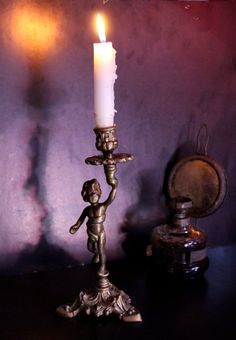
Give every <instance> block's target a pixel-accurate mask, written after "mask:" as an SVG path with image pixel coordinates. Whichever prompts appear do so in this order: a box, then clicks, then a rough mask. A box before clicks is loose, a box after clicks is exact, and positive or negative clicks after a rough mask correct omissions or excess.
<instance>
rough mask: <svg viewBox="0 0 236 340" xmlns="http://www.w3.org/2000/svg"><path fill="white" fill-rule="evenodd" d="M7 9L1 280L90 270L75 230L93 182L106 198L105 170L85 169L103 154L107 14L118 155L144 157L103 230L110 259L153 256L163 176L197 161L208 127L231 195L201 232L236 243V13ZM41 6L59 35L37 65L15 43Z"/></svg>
mask: <svg viewBox="0 0 236 340" xmlns="http://www.w3.org/2000/svg"><path fill="white" fill-rule="evenodd" d="M10 3H11V4H9V1H6V0H5V1H4V0H1V1H0V16H1V19H0V22H1V23H0V29H1V32H0V44H1V50H0V70H1V71H0V103H1V106H0V149H1V153H0V155H1V156H0V157H1V163H0V190H1V205H0V235H1V236H0V268H1V270H2V271H4V270H9V269H10V268H13V269H12V270H21V268H24V269H22V270H26V269H25V268H26V266H27V268H31V269H35V268H36V269H39V268H41V266H43V267H45V266H50V265H64V264H72V263H74V262H75V261H80V262H87V261H88V260H89V259H90V254H88V252H87V249H86V227H85V226H84V227H82V228H81V230H80V231H79V232H78V233H77V234H76V235H74V236H71V235H70V234H69V233H68V229H69V226H70V225H71V224H72V223H74V222H75V221H76V219H77V218H78V216H79V214H80V212H81V211H82V209H83V208H84V206H85V204H84V202H83V201H82V198H81V196H80V191H81V186H82V184H83V182H84V181H85V180H87V179H90V178H94V177H97V178H98V179H99V180H100V181H101V183H102V187H104V196H106V195H107V193H108V191H107V190H108V188H107V185H106V183H105V182H104V176H103V171H102V169H101V168H99V167H90V166H87V165H85V163H84V159H85V158H86V157H88V156H92V155H93V154H96V153H97V151H96V149H95V146H94V142H95V138H94V133H93V131H92V129H93V128H94V119H93V65H92V44H93V42H95V41H97V36H96V33H95V32H94V27H93V20H94V14H95V13H96V12H97V11H98V10H99V11H102V12H103V13H104V14H105V15H106V17H107V19H108V22H109V31H108V33H107V35H108V40H110V41H112V42H113V46H114V47H115V48H116V50H117V66H118V69H117V73H118V79H117V81H116V85H115V98H116V109H117V114H116V117H115V122H116V124H117V129H118V139H119V145H120V146H119V150H120V151H124V152H132V153H133V154H134V155H135V161H133V162H130V163H128V164H126V165H121V166H120V167H119V169H118V178H119V180H120V181H119V192H118V195H117V199H116V201H115V202H114V203H113V205H112V206H111V207H110V208H109V211H108V214H107V222H106V232H107V254H108V257H109V258H116V257H119V256H122V254H124V251H125V252H127V253H128V254H129V255H134V254H135V252H139V253H142V252H143V251H144V246H145V244H146V242H147V235H149V233H150V232H151V230H152V228H153V227H154V226H156V225H157V224H159V223H161V222H163V221H165V219H166V216H167V210H166V207H165V197H164V194H163V182H164V177H165V171H166V168H167V166H168V164H169V162H170V161H171V160H172V159H173V157H175V156H176V154H179V153H181V152H182V151H186V150H188V152H193V153H194V152H195V151H196V144H195V141H196V134H197V131H198V129H199V127H200V126H201V124H202V123H207V125H208V128H209V132H210V142H209V147H208V151H209V154H210V155H211V156H212V157H213V158H215V159H216V160H217V161H218V162H219V163H221V164H222V166H223V167H224V168H225V169H226V172H227V176H228V193H227V196H226V199H225V202H224V204H223V205H222V207H221V208H220V209H219V210H218V211H217V212H216V213H215V214H213V215H212V216H209V217H206V218H203V219H201V220H200V219H199V220H198V221H197V224H198V226H200V227H202V228H203V229H204V230H206V231H207V233H208V237H209V245H221V244H226V243H232V242H235V241H236V232H235V224H236V213H235V204H236V179H235V171H236V157H235V151H236V119H235V115H236V38H235V37H236V4H235V3H234V2H230V1H229V2H225V1H219V2H206V3H199V2H195V3H190V4H189V3H185V2H175V1H157V0H149V1H147V0H146V1H145V0H139V1H137V0H126V1H124V0H112V1H109V2H108V3H107V4H106V5H102V1H100V0H96V1H95V0H89V1H88V0H80V1H74V0H67V1H62V0H54V1H53V0H51V1H11V2H10ZM32 3H33V4H36V5H37V6H38V8H39V9H40V6H44V8H46V9H47V13H48V14H47V15H49V16H50V17H51V18H52V19H53V20H55V22H56V25H57V35H56V37H55V39H54V43H53V46H52V47H51V50H47V49H45V50H44V49H43V50H42V51H41V52H40V53H39V54H40V58H39V55H38V58H36V57H35V56H32V55H28V54H27V53H28V52H29V51H28V52H27V51H26V50H25V49H24V48H23V46H22V45H21V44H17V42H16V40H17V39H16V38H15V37H14V38H13V35H14V34H13V31H14V20H12V15H11V14H12V13H13V12H12V11H14V9H15V8H18V7H20V8H24V6H26V5H27V4H32ZM42 8H43V7H41V10H42ZM12 27H13V28H12ZM15 33H16V32H15ZM16 36H18V35H17V34H16ZM26 52H27V53H26Z"/></svg>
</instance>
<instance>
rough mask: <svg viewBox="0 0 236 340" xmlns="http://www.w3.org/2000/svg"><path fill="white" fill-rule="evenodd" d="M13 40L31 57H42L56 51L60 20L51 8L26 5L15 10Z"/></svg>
mask: <svg viewBox="0 0 236 340" xmlns="http://www.w3.org/2000/svg"><path fill="white" fill-rule="evenodd" d="M10 25H11V27H10V31H11V36H12V40H13V42H14V43H16V44H17V45H18V46H20V47H21V48H23V49H24V50H25V51H26V52H27V54H28V55H29V56H34V57H37V56H38V57H40V56H43V55H44V54H46V53H48V52H49V51H53V50H55V47H56V46H55V45H56V39H57V36H58V32H59V30H58V18H57V16H56V15H55V11H50V10H49V8H47V7H46V8H45V7H39V6H36V5H29V4H25V5H23V6H22V4H21V6H18V7H16V8H14V9H13V11H12V14H11V20H10Z"/></svg>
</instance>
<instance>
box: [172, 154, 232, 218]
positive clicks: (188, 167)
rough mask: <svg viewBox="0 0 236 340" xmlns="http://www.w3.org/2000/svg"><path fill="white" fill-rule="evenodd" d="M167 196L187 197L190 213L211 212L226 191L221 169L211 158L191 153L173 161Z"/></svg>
mask: <svg viewBox="0 0 236 340" xmlns="http://www.w3.org/2000/svg"><path fill="white" fill-rule="evenodd" d="M168 192H169V196H170V198H175V197H178V196H184V197H188V198H190V199H191V200H192V202H193V208H192V210H191V216H193V217H203V216H207V215H210V214H212V213H213V212H214V211H215V210H217V209H218V208H219V207H220V205H221V204H222V203H223V200H224V197H225V194H226V175H225V171H224V169H223V168H222V167H221V166H220V165H219V164H218V163H217V162H216V161H215V160H214V159H212V158H211V157H209V156H206V155H200V154H199V155H198V154H196V155H192V156H189V157H186V158H184V159H182V160H181V161H179V162H177V163H176V164H175V166H174V167H173V169H172V171H171V173H170V176H169V179H168Z"/></svg>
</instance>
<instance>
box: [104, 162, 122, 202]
mask: <svg viewBox="0 0 236 340" xmlns="http://www.w3.org/2000/svg"><path fill="white" fill-rule="evenodd" d="M104 171H105V175H106V180H107V184H108V185H110V186H111V188H112V189H111V191H110V194H109V196H108V198H107V199H106V201H105V202H104V203H103V204H104V205H109V204H111V203H112V202H113V201H114V199H115V197H116V192H117V186H118V181H117V178H116V176H115V173H116V165H115V164H112V165H110V164H109V165H104Z"/></svg>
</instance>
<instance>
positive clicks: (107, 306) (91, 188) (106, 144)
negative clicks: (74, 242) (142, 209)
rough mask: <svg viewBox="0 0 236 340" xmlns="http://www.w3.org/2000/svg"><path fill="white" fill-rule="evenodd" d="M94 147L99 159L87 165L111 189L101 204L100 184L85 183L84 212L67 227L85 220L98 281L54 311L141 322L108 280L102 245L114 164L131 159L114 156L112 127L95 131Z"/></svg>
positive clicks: (114, 185) (113, 186)
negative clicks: (101, 170) (95, 169)
mask: <svg viewBox="0 0 236 340" xmlns="http://www.w3.org/2000/svg"><path fill="white" fill-rule="evenodd" d="M94 131H95V134H96V148H97V149H98V150H99V151H101V152H102V155H101V156H93V157H89V158H87V159H86V163H87V164H92V165H103V167H104V172H105V177H106V182H107V184H108V185H109V186H110V187H111V191H110V193H109V195H108V197H107V199H106V200H105V201H103V202H100V197H101V194H102V191H101V188H100V184H99V182H98V181H97V180H96V179H92V180H89V181H86V182H85V183H84V185H83V188H82V192H81V194H82V197H83V199H84V201H86V202H88V203H89V205H88V206H87V207H86V208H85V209H84V210H83V212H82V214H81V215H80V217H79V219H78V220H77V222H76V223H75V224H74V225H72V227H71V228H70V233H71V234H75V233H76V232H77V230H78V229H79V228H80V226H81V225H82V224H83V222H84V221H85V219H87V223H86V224H87V233H88V250H89V251H90V252H92V253H93V260H92V261H93V263H95V264H97V266H98V269H97V280H96V284H95V285H94V287H93V288H91V289H88V290H87V291H85V292H81V293H80V294H79V296H78V297H76V299H75V301H74V303H73V304H71V305H62V306H60V307H58V308H57V313H58V314H59V315H60V316H63V317H67V318H73V317H75V316H76V315H77V314H78V313H80V312H81V311H84V312H85V313H86V314H94V315H95V316H96V317H99V316H101V315H109V314H111V313H113V314H117V315H118V316H119V318H120V319H122V320H123V321H127V322H140V321H142V318H141V315H140V313H139V312H138V311H137V310H136V309H135V308H134V307H133V306H132V305H131V301H130V298H129V296H128V295H126V294H125V293H124V292H123V291H122V290H119V289H118V288H117V287H116V286H114V285H113V284H112V283H111V282H110V281H109V279H108V275H109V272H108V271H107V269H106V255H105V244H106V234H105V229H104V222H105V218H106V210H107V208H108V206H109V205H110V204H111V203H112V202H113V201H114V199H115V197H116V192H117V187H118V180H117V178H116V176H115V174H116V170H117V169H116V164H117V163H123V162H126V161H128V160H131V159H133V157H132V156H131V155H129V154H115V155H113V151H114V150H115V149H116V148H117V147H118V142H117V140H116V129H115V126H113V127H111V128H103V129H95V130H94Z"/></svg>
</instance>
